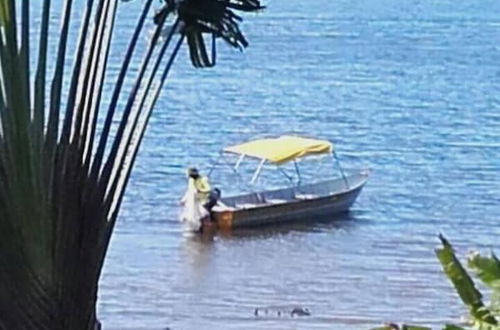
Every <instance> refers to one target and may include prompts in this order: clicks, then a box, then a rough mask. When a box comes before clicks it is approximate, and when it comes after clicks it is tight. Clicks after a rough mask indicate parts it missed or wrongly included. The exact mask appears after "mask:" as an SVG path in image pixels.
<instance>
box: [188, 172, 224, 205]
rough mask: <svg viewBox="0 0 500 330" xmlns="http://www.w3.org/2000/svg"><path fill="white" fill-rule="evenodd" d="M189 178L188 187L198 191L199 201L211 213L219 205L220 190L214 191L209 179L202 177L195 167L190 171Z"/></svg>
mask: <svg viewBox="0 0 500 330" xmlns="http://www.w3.org/2000/svg"><path fill="white" fill-rule="evenodd" d="M188 177H189V182H188V186H189V185H191V186H192V187H193V188H194V189H195V190H196V197H197V200H198V201H199V202H200V203H201V204H202V205H203V207H204V208H205V209H206V210H207V211H208V212H210V210H211V209H212V207H214V205H215V204H217V199H218V198H219V196H220V192H219V190H218V189H214V190H212V187H211V186H210V182H209V181H208V178H207V177H205V176H203V175H201V174H200V172H199V171H198V169H197V168H195V167H192V168H190V169H188Z"/></svg>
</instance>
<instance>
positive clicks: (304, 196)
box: [295, 194, 319, 200]
mask: <svg viewBox="0 0 500 330" xmlns="http://www.w3.org/2000/svg"><path fill="white" fill-rule="evenodd" d="M318 197H319V196H318V195H314V194H295V198H296V199H300V200H308V199H315V198H318Z"/></svg>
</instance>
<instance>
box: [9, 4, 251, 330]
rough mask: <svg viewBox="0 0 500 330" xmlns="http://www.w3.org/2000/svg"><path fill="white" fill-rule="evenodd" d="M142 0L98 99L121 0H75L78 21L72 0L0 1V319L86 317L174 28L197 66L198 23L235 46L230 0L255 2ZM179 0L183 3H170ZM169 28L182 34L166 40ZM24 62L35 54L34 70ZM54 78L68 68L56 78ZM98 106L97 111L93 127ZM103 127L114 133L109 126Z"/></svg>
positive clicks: (20, 322) (64, 325)
mask: <svg viewBox="0 0 500 330" xmlns="http://www.w3.org/2000/svg"><path fill="white" fill-rule="evenodd" d="M152 3H153V0H146V1H145V2H144V4H143V8H142V11H141V12H140V14H139V17H138V20H137V24H136V28H135V30H134V31H133V33H132V35H131V36H130V41H129V46H128V48H127V51H126V53H125V54H124V57H123V60H122V63H121V68H120V71H119V75H118V77H117V79H116V81H114V82H113V92H112V93H111V94H110V95H109V102H107V103H108V104H109V106H108V107H106V108H105V109H102V108H103V107H102V105H101V100H102V99H103V98H105V97H108V95H104V94H103V86H104V84H105V83H106V78H107V76H106V74H107V71H108V70H107V68H108V56H109V53H110V47H111V46H112V40H113V36H114V29H115V19H116V15H117V8H118V6H119V5H120V4H121V1H119V0H87V1H85V3H84V4H83V5H82V6H83V8H84V11H83V12H82V19H81V22H80V26H79V27H78V26H75V22H73V20H72V17H73V16H74V15H73V14H74V11H75V6H76V2H75V1H74V0H65V1H64V5H63V7H62V10H61V12H60V13H58V12H57V10H59V8H57V6H53V5H52V3H51V1H50V0H44V2H43V6H42V8H41V12H40V13H35V15H36V14H38V15H40V16H41V20H40V25H39V26H32V25H30V15H32V14H33V13H32V12H31V10H30V9H31V8H30V1H29V0H22V2H21V5H20V6H18V8H20V11H19V12H18V13H16V1H15V0H4V1H0V28H1V30H2V33H0V292H2V294H1V295H0V328H1V329H4V328H5V329H92V328H93V327H94V325H95V324H96V300H97V284H98V281H99V277H100V274H101V271H102V266H103V262H104V258H105V255H106V252H107V249H108V246H109V241H110V237H111V234H112V232H113V228H114V225H115V222H116V219H117V217H118V212H119V209H120V205H121V201H122V199H123V196H124V193H125V189H126V186H127V182H128V181H129V178H130V174H131V171H132V168H133V164H134V162H135V160H136V157H137V153H138V150H139V147H140V144H141V141H142V139H143V137H144V134H145V132H146V127H147V124H148V122H149V118H150V116H151V114H152V111H153V109H154V106H155V103H156V101H157V99H158V97H159V95H160V92H161V90H162V88H163V86H164V85H165V83H166V80H167V77H168V74H169V72H170V69H171V67H172V65H173V63H174V60H175V58H176V57H177V54H178V52H179V49H180V47H181V45H182V44H183V42H184V40H188V43H189V45H190V47H192V46H193V45H194V47H195V48H193V51H192V53H193V54H194V55H193V56H194V57H193V63H196V65H197V66H200V67H205V66H210V65H213V64H214V63H215V57H214V56H215V53H213V55H212V59H210V57H209V56H208V53H207V51H206V49H205V44H204V39H203V35H204V34H206V33H209V34H211V35H212V36H213V39H212V41H213V49H214V50H215V47H214V41H215V37H214V36H221V37H223V38H227V39H228V40H232V42H233V44H234V45H236V46H245V45H246V40H245V39H244V37H243V36H242V35H241V33H240V32H239V29H238V27H237V22H239V21H240V18H239V17H238V16H236V15H234V13H232V10H240V11H252V10H253V8H254V7H260V4H259V3H258V1H250V0H248V1H243V0H241V1H225V2H224V1H221V2H220V3H217V4H214V5H213V7H210V8H209V9H210V10H213V11H214V12H213V13H209V14H208V15H206V13H200V12H199V11H196V10H198V9H200V8H205V7H197V6H200V4H199V3H197V2H196V1H194V2H193V4H190V3H189V1H186V3H185V4H183V3H181V2H178V1H177V2H175V3H174V4H175V6H174V7H172V8H171V7H168V6H164V7H162V8H164V13H163V14H161V15H158V14H157V15H156V18H155V20H154V21H155V22H153V20H148V17H152V16H153V13H151V9H152ZM172 3H173V2H172ZM222 3H224V5H223V6H221V4H222ZM124 5H125V4H124ZM179 6H185V7H182V8H183V9H182V10H180V11H179V8H180V7H179ZM197 8H198V9H197ZM193 10H194V11H193ZM172 13H175V14H176V15H177V17H176V19H175V22H176V23H175V24H174V28H173V29H171V31H170V32H169V35H168V37H167V38H166V40H163V39H161V38H160V36H161V33H162V29H163V26H164V24H165V22H166V21H167V19H169V16H170V14H172ZM58 14H59V15H60V17H61V28H60V30H59V32H57V33H52V31H50V32H51V33H49V18H50V17H53V16H57V15H58ZM183 15H185V16H183ZM190 15H191V16H190ZM193 15H199V17H198V18H199V19H195V16H193ZM184 19H185V21H184ZM217 20H221V21H220V22H217ZM155 23H156V28H155V34H154V36H153V38H152V40H151V42H150V44H149V46H148V48H147V49H146V50H141V49H138V47H137V45H138V40H139V38H141V36H142V35H143V34H144V30H145V29H146V28H147V27H149V26H154V24H155ZM187 23H189V24H187ZM181 25H182V28H181V29H177V28H176V27H179V26H181ZM205 25H206V26H208V28H207V27H203V26H205ZM18 29H19V31H18ZM30 29H34V31H30ZM75 29H77V30H78V31H79V38H78V41H77V43H76V51H75V52H74V53H72V52H70V51H69V48H68V43H69V38H70V35H72V33H73V32H74V30H75ZM177 30H179V31H180V33H181V35H180V36H179V37H178V38H177V40H176V41H175V44H174V46H173V48H172V49H171V50H170V48H171V47H170V44H171V41H172V40H174V39H176V36H175V32H176V31H177ZM72 31H73V32H72ZM30 32H36V33H37V35H38V40H33V39H31V40H30V38H29V36H30V35H33V34H32V33H31V34H30ZM225 36H226V37H225ZM51 38H53V39H52V41H53V42H54V41H57V42H58V46H57V54H55V56H54V57H52V56H51V55H49V54H48V44H49V42H50V41H51ZM33 41H34V42H35V43H37V44H38V48H37V49H38V51H37V53H36V54H35V53H31V52H30V42H33ZM158 45H161V46H160V47H159V46H158ZM158 48H160V50H159V51H158V50H157V49H158ZM139 57H142V65H141V67H140V69H139V73H138V74H137V76H136V77H135V84H134V88H133V89H132V91H130V92H127V94H125V96H126V97H128V101H127V103H126V104H125V105H124V106H123V109H120V110H122V111H121V112H122V117H121V118H119V119H118V121H117V124H116V127H113V125H114V124H113V123H114V122H116V118H115V117H116V113H119V112H120V111H119V110H118V108H119V107H121V104H119V102H118V100H119V99H120V97H121V96H124V93H125V92H124V91H123V84H124V81H125V77H126V76H127V75H131V74H132V70H131V63H133V61H134V59H135V60H137V59H138V58H139ZM49 61H50V62H52V63H54V69H53V70H51V69H49V66H48V62H49ZM67 62H71V63H73V67H72V70H71V71H69V72H66V71H65V70H64V64H65V63H67ZM31 63H36V64H35V66H34V70H33V72H34V73H35V75H34V79H33V81H31V80H30V76H31V72H32V70H31V69H32V68H31ZM146 73H148V74H146ZM48 77H50V86H49V88H47V86H46V81H47V78H48ZM65 79H69V87H68V88H67V89H66V90H65V89H64V84H63V81H65ZM32 91H33V97H32V95H31V93H32ZM63 105H64V109H63V108H62V107H63ZM100 117H101V118H103V119H104V123H103V125H102V128H101V129H99V130H98V127H100V125H98V121H99V118H100ZM113 128H116V131H117V134H116V136H114V137H113V138H111V134H110V132H111V131H113ZM98 136H99V138H97V137H98ZM106 150H109V153H108V154H106V153H105V151H106Z"/></svg>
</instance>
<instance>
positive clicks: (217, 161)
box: [207, 151, 223, 178]
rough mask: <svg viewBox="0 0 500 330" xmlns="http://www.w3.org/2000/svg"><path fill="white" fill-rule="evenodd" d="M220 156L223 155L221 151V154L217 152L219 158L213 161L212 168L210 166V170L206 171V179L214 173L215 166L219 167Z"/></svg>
mask: <svg viewBox="0 0 500 330" xmlns="http://www.w3.org/2000/svg"><path fill="white" fill-rule="evenodd" d="M222 154H223V153H222V151H221V152H219V157H217V158H216V159H215V162H214V163H213V164H212V166H210V169H209V170H208V173H207V177H208V178H210V174H212V172H213V171H214V169H215V167H216V166H217V165H219V160H220V159H221V157H222Z"/></svg>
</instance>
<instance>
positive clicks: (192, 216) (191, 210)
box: [181, 180, 209, 231]
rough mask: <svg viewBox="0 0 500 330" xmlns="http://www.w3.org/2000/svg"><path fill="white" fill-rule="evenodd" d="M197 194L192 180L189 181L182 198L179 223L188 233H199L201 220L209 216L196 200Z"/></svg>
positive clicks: (198, 200) (197, 199)
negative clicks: (184, 226) (184, 225)
mask: <svg viewBox="0 0 500 330" xmlns="http://www.w3.org/2000/svg"><path fill="white" fill-rule="evenodd" d="M197 194H198V192H197V191H196V187H195V186H194V184H193V180H189V184H188V187H187V190H186V193H185V194H184V197H182V205H183V210H182V214H181V222H183V223H185V224H186V229H188V230H190V231H199V230H200V228H201V225H202V222H201V220H202V219H203V218H205V217H207V216H208V215H209V214H208V211H207V209H205V207H203V204H202V203H201V202H200V199H199V198H197Z"/></svg>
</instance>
